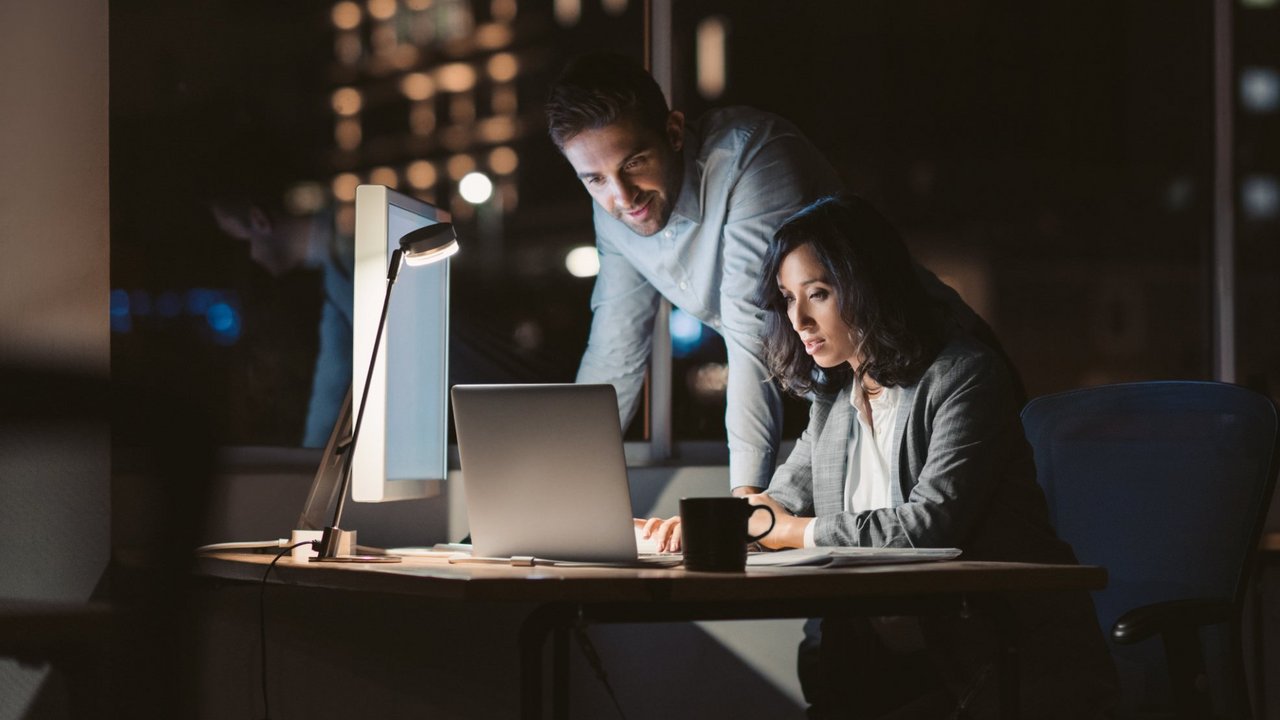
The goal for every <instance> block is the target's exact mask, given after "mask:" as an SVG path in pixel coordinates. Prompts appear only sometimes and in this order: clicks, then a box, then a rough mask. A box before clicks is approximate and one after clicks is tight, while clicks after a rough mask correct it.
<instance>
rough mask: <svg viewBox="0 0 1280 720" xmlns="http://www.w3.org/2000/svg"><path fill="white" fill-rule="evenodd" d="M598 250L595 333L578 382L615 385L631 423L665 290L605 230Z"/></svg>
mask: <svg viewBox="0 0 1280 720" xmlns="http://www.w3.org/2000/svg"><path fill="white" fill-rule="evenodd" d="M597 228H598V226H597ZM596 250H597V252H598V253H599V254H600V273H599V274H598V275H597V276H596V284H595V288H594V289H593V290H592V293H591V313H592V315H591V335H590V338H589V339H588V341H587V350H586V352H585V353H583V355H582V363H581V364H580V365H579V366H578V377H577V382H579V383H608V384H611V385H613V387H614V389H615V390H616V391H617V393H618V413H619V416H620V417H619V420H620V422H621V423H622V426H623V428H625V427H626V426H627V425H628V424H629V423H630V422H631V417H632V416H633V415H634V414H635V411H636V407H637V406H638V405H639V399H640V390H641V388H642V387H643V385H644V372H645V366H646V363H647V362H648V360H649V351H650V348H651V347H652V345H653V319H654V317H655V316H656V315H657V311H658V300H659V296H658V291H657V290H656V289H654V287H653V286H652V285H651V284H649V281H648V280H646V279H645V278H644V276H643V275H641V274H640V272H639V271H638V270H636V269H635V267H634V266H633V265H632V264H631V262H630V261H629V260H627V258H626V257H625V256H624V255H623V254H622V253H620V252H619V251H618V250H617V248H616V247H614V245H613V242H612V241H611V240H610V239H609V238H608V237H607V236H606V235H605V234H603V233H600V232H599V231H597V234H596Z"/></svg>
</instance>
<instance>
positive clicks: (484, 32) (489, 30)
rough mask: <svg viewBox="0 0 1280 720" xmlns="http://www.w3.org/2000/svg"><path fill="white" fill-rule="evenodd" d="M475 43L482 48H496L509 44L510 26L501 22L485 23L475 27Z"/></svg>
mask: <svg viewBox="0 0 1280 720" xmlns="http://www.w3.org/2000/svg"><path fill="white" fill-rule="evenodd" d="M475 40H476V45H477V46H478V47H480V48H481V49H483V50H497V49H498V48H504V47H506V46H508V45H510V44H511V28H510V27H508V26H506V25H503V24H501V23H485V24H484V25H481V26H480V27H478V28H476V33H475Z"/></svg>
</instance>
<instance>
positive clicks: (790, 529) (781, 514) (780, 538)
mask: <svg viewBox="0 0 1280 720" xmlns="http://www.w3.org/2000/svg"><path fill="white" fill-rule="evenodd" d="M746 498H747V502H749V503H751V504H752V505H764V506H765V507H767V508H769V509H770V510H772V511H773V518H774V523H773V529H772V530H770V531H769V534H768V535H765V536H764V537H763V538H761V539H760V544H761V545H763V546H765V547H767V548H769V549H770V550H781V549H783V548H799V547H804V531H805V528H806V527H808V526H809V523H811V522H813V518H802V517H796V516H795V515H792V514H791V512H790V511H789V510H787V509H786V508H784V507H782V506H781V505H779V504H778V501H777V500H774V499H773V498H771V497H769V494H768V493H759V494H757V495H747V496H746ZM677 519H678V518H677ZM768 527H769V518H768V517H767V516H766V515H765V513H752V514H751V520H750V521H749V522H748V523H747V532H748V533H750V534H752V535H759V534H760V533H762V532H764V531H765V529H766V528H768Z"/></svg>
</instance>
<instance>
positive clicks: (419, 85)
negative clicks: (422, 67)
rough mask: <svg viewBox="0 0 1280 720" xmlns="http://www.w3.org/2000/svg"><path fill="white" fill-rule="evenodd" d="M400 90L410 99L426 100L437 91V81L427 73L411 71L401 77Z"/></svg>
mask: <svg viewBox="0 0 1280 720" xmlns="http://www.w3.org/2000/svg"><path fill="white" fill-rule="evenodd" d="M400 92H402V93H404V96H405V97H407V98H409V99H410V100H426V99H428V98H430V97H431V96H432V95H435V93H436V82H435V81H434V80H432V79H431V76H430V75H428V74H426V73H420V72H418V73H409V74H408V75H405V76H404V77H402V78H400Z"/></svg>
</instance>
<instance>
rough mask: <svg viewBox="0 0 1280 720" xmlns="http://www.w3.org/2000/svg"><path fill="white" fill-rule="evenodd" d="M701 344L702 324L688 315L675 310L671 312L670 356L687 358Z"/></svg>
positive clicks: (677, 309)
mask: <svg viewBox="0 0 1280 720" xmlns="http://www.w3.org/2000/svg"><path fill="white" fill-rule="evenodd" d="M701 344H702V323H700V322H698V319H697V318H695V317H694V316H692V315H690V314H689V313H687V312H685V311H683V310H681V309H680V308H675V309H674V310H672V311H671V354H672V355H674V356H675V357H688V356H689V355H691V354H692V353H693V351H694V350H697V349H698V346H699V345H701Z"/></svg>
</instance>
